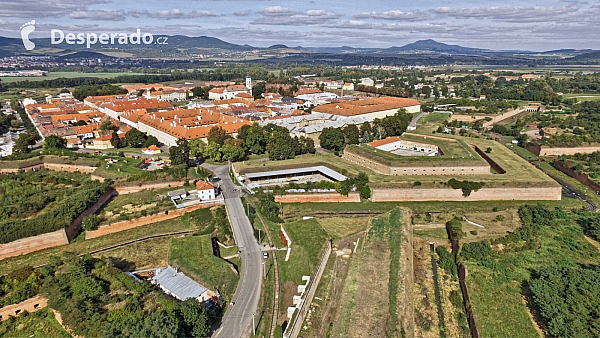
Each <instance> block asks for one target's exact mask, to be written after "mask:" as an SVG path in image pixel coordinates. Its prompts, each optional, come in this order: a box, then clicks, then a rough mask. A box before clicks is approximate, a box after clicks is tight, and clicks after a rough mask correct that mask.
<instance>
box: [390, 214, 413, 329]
mask: <svg viewBox="0 0 600 338" xmlns="http://www.w3.org/2000/svg"><path fill="white" fill-rule="evenodd" d="M401 222H402V224H399V226H401V227H402V232H401V234H400V236H401V237H402V247H401V254H400V259H401V260H403V263H402V268H401V275H402V277H401V279H400V280H399V282H400V285H401V286H402V290H401V292H400V296H401V299H402V301H401V302H398V305H399V306H400V309H399V310H400V311H399V312H398V313H399V314H401V318H402V319H401V322H402V327H403V329H404V331H405V334H406V337H407V338H413V337H414V336H415V298H414V288H415V284H414V283H415V282H414V274H413V270H414V266H413V229H412V222H411V214H410V210H409V209H406V208H402V219H401ZM392 226H393V225H392Z"/></svg>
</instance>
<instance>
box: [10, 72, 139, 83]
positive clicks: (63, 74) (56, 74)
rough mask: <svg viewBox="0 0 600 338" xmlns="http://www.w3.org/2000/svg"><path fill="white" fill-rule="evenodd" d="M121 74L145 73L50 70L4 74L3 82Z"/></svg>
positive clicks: (100, 76)
mask: <svg viewBox="0 0 600 338" xmlns="http://www.w3.org/2000/svg"><path fill="white" fill-rule="evenodd" d="M120 75H145V74H143V73H83V72H49V73H47V74H46V76H27V77H25V76H3V77H2V78H1V79H2V82H4V83H12V82H19V81H43V80H54V79H58V78H61V77H63V78H67V79H71V78H76V77H97V78H109V79H110V78H115V77H117V76H120Z"/></svg>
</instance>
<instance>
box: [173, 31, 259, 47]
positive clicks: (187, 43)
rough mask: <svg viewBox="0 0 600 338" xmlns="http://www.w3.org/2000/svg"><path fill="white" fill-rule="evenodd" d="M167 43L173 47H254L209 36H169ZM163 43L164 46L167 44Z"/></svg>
mask: <svg viewBox="0 0 600 338" xmlns="http://www.w3.org/2000/svg"><path fill="white" fill-rule="evenodd" d="M167 43H168V45H171V46H172V47H173V48H218V49H228V50H252V49H255V47H252V46H249V45H236V44H234V43H229V42H225V41H223V40H221V39H217V38H213V37H210V36H183V35H173V36H169V39H168V40H167ZM168 45H165V46H168Z"/></svg>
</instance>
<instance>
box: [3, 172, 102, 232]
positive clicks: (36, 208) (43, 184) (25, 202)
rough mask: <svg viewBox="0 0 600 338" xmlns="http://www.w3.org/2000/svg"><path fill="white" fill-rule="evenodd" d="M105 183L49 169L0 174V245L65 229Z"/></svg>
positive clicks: (91, 202)
mask: <svg viewBox="0 0 600 338" xmlns="http://www.w3.org/2000/svg"><path fill="white" fill-rule="evenodd" d="M108 184H109V183H108V182H107V183H100V182H98V181H93V180H91V179H90V178H89V175H83V174H78V173H67V172H55V171H49V170H44V171H39V172H20V173H17V174H8V175H0V195H1V196H2V197H3V198H2V199H0V219H1V221H0V243H8V242H11V241H14V240H17V239H20V238H25V237H30V236H35V235H39V234H43V233H46V232H51V231H55V230H59V229H62V228H64V227H66V226H68V225H69V224H70V223H71V222H73V220H75V218H77V217H78V216H79V215H80V214H81V213H82V212H83V211H84V210H86V209H87V208H89V207H90V206H92V205H93V204H94V203H96V201H97V200H98V198H99V197H100V196H101V195H102V194H103V193H105V192H106V191H107V189H108V188H109V185H108Z"/></svg>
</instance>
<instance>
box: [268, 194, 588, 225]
mask: <svg viewBox="0 0 600 338" xmlns="http://www.w3.org/2000/svg"><path fill="white" fill-rule="evenodd" d="M528 203H531V202H527V201H476V202H360V203H285V204H282V206H283V216H284V217H285V218H286V219H287V218H296V217H304V216H318V215H320V217H339V215H340V214H346V215H345V217H350V215H352V214H353V213H354V214H357V216H365V215H375V214H382V213H385V212H388V211H390V210H392V209H393V208H395V207H397V206H402V207H407V208H410V209H411V210H412V211H413V213H426V212H434V213H437V212H450V213H463V214H464V213H473V212H490V211H492V210H494V209H495V208H497V209H498V210H504V209H511V208H518V207H519V206H522V205H524V204H528ZM536 203H540V204H542V205H547V206H550V207H555V206H556V207H562V208H566V209H578V208H581V207H583V206H585V204H584V203H583V202H581V201H579V200H578V199H574V198H565V197H563V199H562V200H561V201H540V202H536ZM277 231H279V230H277Z"/></svg>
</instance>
